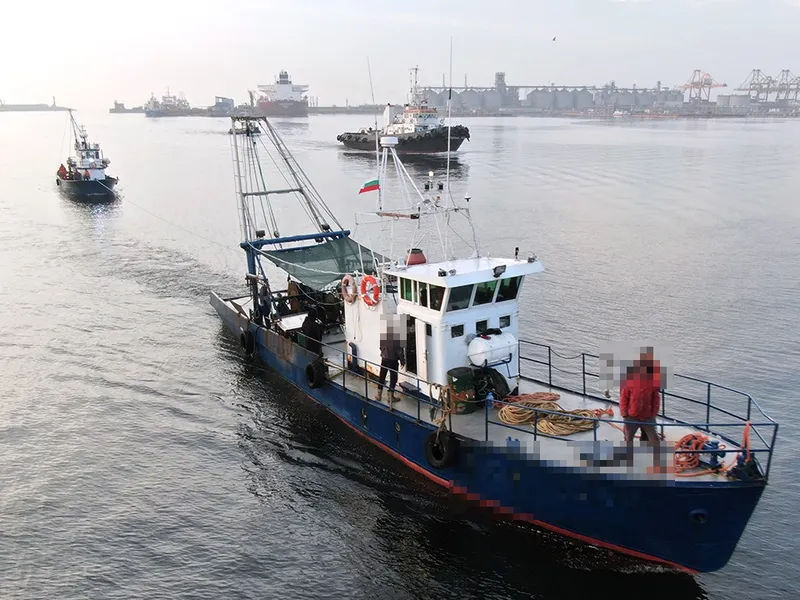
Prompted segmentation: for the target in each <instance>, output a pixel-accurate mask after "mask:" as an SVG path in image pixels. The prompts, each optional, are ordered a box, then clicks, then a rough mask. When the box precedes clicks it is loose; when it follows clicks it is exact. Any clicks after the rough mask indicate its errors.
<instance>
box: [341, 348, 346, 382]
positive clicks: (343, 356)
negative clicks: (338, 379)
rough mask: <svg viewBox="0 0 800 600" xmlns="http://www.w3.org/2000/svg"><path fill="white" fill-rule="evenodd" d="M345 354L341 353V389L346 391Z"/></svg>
mask: <svg viewBox="0 0 800 600" xmlns="http://www.w3.org/2000/svg"><path fill="white" fill-rule="evenodd" d="M346 377H347V353H346V352H342V387H343V388H344V389H347V379H346Z"/></svg>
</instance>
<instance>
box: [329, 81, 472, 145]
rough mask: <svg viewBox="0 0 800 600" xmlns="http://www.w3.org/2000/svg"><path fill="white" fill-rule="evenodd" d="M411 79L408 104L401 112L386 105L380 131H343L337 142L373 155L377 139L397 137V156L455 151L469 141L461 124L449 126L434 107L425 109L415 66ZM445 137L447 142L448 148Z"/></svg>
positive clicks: (426, 102) (425, 102) (424, 101)
mask: <svg viewBox="0 0 800 600" xmlns="http://www.w3.org/2000/svg"><path fill="white" fill-rule="evenodd" d="M411 71H412V73H413V74H414V78H413V81H412V84H411V102H410V103H409V104H406V105H405V106H404V107H403V108H402V109H401V108H400V107H398V106H393V105H391V104H387V105H386V108H385V109H384V111H383V129H382V130H380V131H375V130H374V129H373V128H372V127H369V128H364V127H362V128H361V129H359V130H358V131H356V132H345V133H341V134H339V135H337V136H336V140H337V141H339V142H341V143H342V144H344V145H345V147H346V148H349V149H351V150H366V151H371V152H374V151H375V149H376V147H377V140H376V137H377V136H393V137H396V138H397V148H396V151H397V152H398V153H405V154H412V153H414V154H434V153H440V152H447V151H448V150H449V151H451V152H455V151H456V150H458V149H459V148H460V147H461V144H463V143H464V140H469V128H468V127H466V126H464V125H455V126H454V127H448V126H447V125H445V121H444V119H443V118H441V117H440V116H439V111H438V110H437V109H436V107H435V106H428V101H427V100H426V99H425V98H424V97H423V95H422V93H421V92H420V91H419V86H418V85H417V73H418V71H419V69H418V68H417V67H415V68H413V69H411ZM448 137H449V138H450V143H449V147H448Z"/></svg>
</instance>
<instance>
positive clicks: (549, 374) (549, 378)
mask: <svg viewBox="0 0 800 600" xmlns="http://www.w3.org/2000/svg"><path fill="white" fill-rule="evenodd" d="M547 382H548V384H549V385H550V387H553V349H552V348H551V347H550V346H548V347H547Z"/></svg>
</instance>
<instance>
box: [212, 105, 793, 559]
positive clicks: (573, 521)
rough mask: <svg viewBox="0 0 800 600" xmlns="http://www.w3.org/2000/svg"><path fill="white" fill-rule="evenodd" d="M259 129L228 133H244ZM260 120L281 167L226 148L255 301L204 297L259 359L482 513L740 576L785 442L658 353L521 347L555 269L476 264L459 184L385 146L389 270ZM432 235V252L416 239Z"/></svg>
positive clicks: (758, 413)
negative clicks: (533, 302)
mask: <svg viewBox="0 0 800 600" xmlns="http://www.w3.org/2000/svg"><path fill="white" fill-rule="evenodd" d="M253 120H254V118H252V117H234V118H233V119H232V127H234V128H236V127H237V123H239V125H238V126H239V127H241V126H244V127H245V129H246V127H247V124H248V123H251V122H253ZM256 121H257V122H258V123H259V124H260V125H261V128H262V130H263V131H264V134H263V137H264V138H267V139H268V140H269V142H270V143H271V144H272V145H273V146H274V148H275V150H276V152H272V151H271V150H269V149H266V150H265V154H266V158H264V159H262V157H261V156H260V154H259V152H258V147H257V146H258V145H257V144H255V143H254V141H253V140H252V139H251V135H250V134H245V135H242V136H235V137H234V140H233V141H234V143H233V144H232V145H231V146H232V153H233V162H234V179H235V182H236V190H237V196H238V203H239V213H240V224H241V232H242V236H243V237H242V241H241V243H240V244H239V246H240V247H241V248H242V250H244V253H245V255H246V258H247V271H246V274H245V281H246V284H247V288H248V292H247V293H246V294H244V295H240V296H234V297H223V296H220V295H218V294H216V293H213V292H212V293H211V297H210V302H211V304H212V306H213V307H214V308H215V309H216V311H217V313H218V314H219V316H220V318H221V320H222V322H223V324H224V326H225V328H227V329H228V330H229V331H230V332H231V333H232V334H233V335H234V336H236V338H238V340H239V343H240V344H241V347H242V350H243V352H244V353H245V354H246V355H247V356H248V357H251V358H252V359H257V360H259V361H262V362H263V363H265V364H266V365H267V366H269V367H271V368H273V369H274V370H275V371H276V372H277V373H278V374H279V375H280V376H282V377H284V378H285V379H286V380H288V381H289V382H291V383H292V384H293V385H294V386H295V387H297V388H298V389H299V390H300V391H301V392H302V393H304V394H305V395H307V396H308V397H309V398H311V399H312V400H314V401H316V402H318V403H319V404H320V405H321V406H323V407H325V408H326V409H328V410H329V411H330V412H331V413H333V414H334V415H335V416H337V417H338V418H339V419H340V420H341V421H342V422H343V423H344V424H345V425H347V426H348V427H349V428H350V429H352V430H353V431H355V432H357V433H358V434H360V435H362V436H364V437H365V438H366V439H367V440H369V441H370V442H372V443H374V444H375V445H376V446H377V447H378V448H380V449H381V450H383V451H385V452H386V453H387V454H389V455H391V456H392V457H394V458H396V459H397V460H398V461H399V463H402V464H403V465H405V466H407V467H409V468H411V469H413V470H414V471H416V472H418V473H420V474H422V475H424V476H425V477H428V478H429V479H431V480H432V481H434V482H436V483H438V484H440V485H442V486H444V487H446V488H448V489H449V490H451V491H452V492H454V493H457V494H460V495H462V496H464V497H465V498H467V499H468V500H471V501H474V502H476V503H479V504H480V505H481V506H483V507H485V508H486V509H487V510H492V511H496V512H497V513H498V514H501V515H505V516H506V517H507V518H510V519H514V520H518V521H523V522H527V523H531V524H533V525H534V526H536V527H540V528H545V529H549V530H551V531H555V532H558V533H560V534H563V535H566V536H570V537H572V538H575V539H577V540H580V541H582V542H584V543H588V544H590V545H594V546H600V547H604V548H608V549H611V550H614V551H618V552H621V553H624V554H627V555H630V556H633V557H636V558H638V559H641V560H644V561H653V562H656V563H661V564H666V565H669V566H672V567H674V568H678V569H682V570H686V571H689V572H706V571H714V570H717V569H720V568H721V567H723V566H724V565H725V564H726V563H727V562H728V559H729V558H730V556H731V554H732V553H733V551H734V549H735V547H736V544H737V542H738V541H739V538H740V536H741V535H742V532H743V531H744V529H745V526H746V525H747V522H748V520H749V518H750V516H751V514H752V513H753V511H754V509H755V508H756V505H757V504H758V501H759V499H760V497H761V494H762V492H763V491H764V489H765V488H766V485H767V479H768V477H769V471H770V465H771V462H772V460H771V459H772V453H773V449H774V447H775V440H776V436H777V429H778V424H777V423H776V422H775V421H773V420H772V419H770V418H769V417H768V416H767V415H766V414H764V413H763V412H762V410H761V409H760V408H759V406H758V404H757V403H756V401H755V400H753V398H752V397H751V396H749V395H748V394H745V393H744V392H738V391H735V390H733V389H732V388H729V387H724V386H719V385H717V384H714V383H711V382H709V381H704V380H701V379H699V378H696V377H683V376H680V375H673V374H671V373H670V372H668V371H666V370H662V369H661V367H660V365H659V363H658V361H657V360H656V359H655V358H654V356H655V355H654V354H652V353H649V352H648V353H642V355H640V356H637V354H638V353H634V354H633V355H632V356H631V358H632V359H633V358H637V359H638V360H637V361H636V362H633V360H631V361H630V362H628V361H627V360H626V361H625V362H623V361H622V359H621V358H620V359H619V360H616V362H615V361H609V360H608V358H607V357H605V356H604V357H603V359H602V360H601V358H600V357H599V356H598V355H596V354H592V353H588V352H582V353H574V352H565V351H564V350H560V351H559V350H556V349H554V348H553V347H552V346H550V345H548V344H545V343H541V342H534V341H528V340H524V339H520V338H519V328H518V327H519V320H520V309H521V308H522V309H524V310H525V311H526V312H529V311H531V310H535V307H533V308H531V307H526V306H521V302H522V299H523V297H522V296H521V295H520V292H521V290H523V289H524V286H525V284H526V281H528V280H531V284H533V285H536V284H535V283H534V282H535V280H536V277H537V275H538V274H539V273H541V272H542V271H543V270H544V267H543V265H542V263H541V262H540V260H539V259H538V258H537V257H536V256H535V255H534V254H527V253H523V257H520V253H519V248H515V249H514V252H513V254H512V256H511V257H502V256H491V257H489V256H488V254H486V253H484V252H482V251H481V250H480V247H479V245H478V242H477V238H476V237H474V236H475V229H474V227H473V226H472V220H471V217H470V212H469V197H468V196H467V197H465V200H464V201H462V202H456V201H454V200H453V199H452V196H451V194H450V190H449V176H448V177H447V179H446V183H445V182H438V181H434V180H433V175H432V174H431V176H430V179H429V180H428V181H426V182H424V185H417V184H415V183H414V182H413V181H411V176H410V175H409V173H408V171H407V170H406V169H405V168H404V167H403V165H402V162H401V161H400V159H399V157H398V152H397V146H398V144H399V139H398V138H397V137H396V136H384V137H382V138H381V139H380V146H381V149H380V153H381V154H380V156H379V161H378V163H379V164H378V169H377V173H378V177H377V179H374V180H371V181H370V182H368V183H365V184H364V185H363V186H362V187H361V192H365V193H375V194H376V208H375V210H374V211H371V212H369V213H367V217H366V222H372V223H374V222H376V221H377V222H379V223H380V225H379V226H380V227H382V229H381V231H386V230H387V227H388V226H385V224H384V223H381V221H382V220H384V219H388V220H390V221H392V224H391V231H398V230H399V229H400V227H401V225H402V224H403V223H405V224H407V225H408V231H409V238H410V239H409V240H404V241H398V240H396V239H392V240H384V243H385V244H386V246H387V248H388V249H389V250H388V252H384V253H381V252H379V251H378V249H374V250H373V249H371V248H369V247H368V246H365V245H363V244H361V243H360V242H358V241H356V240H354V239H353V238H352V237H351V232H350V231H349V230H347V229H344V228H343V226H342V225H341V223H340V222H339V221H338V220H337V219H336V216H335V215H334V214H333V213H332V212H331V211H330V209H329V208H328V206H327V205H326V203H325V202H324V200H323V198H322V197H321V196H320V194H319V193H318V191H317V190H316V188H315V187H314V186H313V185H312V183H311V181H310V180H309V178H308V177H307V175H306V174H305V172H304V171H303V170H302V168H301V167H300V165H299V164H298V163H297V161H296V160H295V158H294V157H293V156H292V154H291V152H290V151H289V149H288V148H287V147H286V145H285V143H284V142H283V140H282V139H281V138H280V137H279V135H278V134H277V132H276V130H275V128H274V127H273V125H272V124H271V123H270V122H269V121H268V120H266V119H260V120H259V119H256ZM265 147H266V146H265ZM275 157H280V159H278V161H276V162H275V163H274V167H275V168H274V169H273V168H272V165H270V161H272V160H273V159H274V158H275ZM281 161H282V162H281ZM389 163H394V165H395V166H396V167H397V168H396V173H397V178H398V179H402V181H399V182H398V188H400V190H405V191H406V192H407V193H406V194H405V196H404V198H405V200H404V202H402V203H400V205H399V206H397V205H392V206H384V200H385V199H386V198H396V197H399V194H384V186H385V184H386V183H387V179H386V174H387V172H388V171H391V172H394V171H395V170H389V169H387V167H388V165H389ZM243 173H259V176H258V177H244V176H242V174H243ZM448 175H449V173H448ZM267 181H271V182H273V183H274V184H275V185H274V186H268V185H267ZM409 184H410V185H409ZM420 190H422V191H420ZM354 191H355V190H354ZM275 194H281V195H282V196H281V198H283V197H284V196H286V195H294V196H295V197H296V199H297V200H298V202H299V204H300V208H302V210H298V211H297V212H298V215H299V214H302V213H305V214H306V215H307V216H308V218H309V220H310V227H309V228H308V229H306V230H305V231H304V232H303V231H302V230H301V229H299V228H298V229H295V230H288V229H286V226H287V225H288V226H291V225H292V224H294V226H295V227H298V226H297V224H298V222H299V221H298V220H297V219H290V222H289V223H283V224H280V223H278V220H277V218H276V214H280V213H279V211H274V210H273V207H272V202H274V201H275V198H274V195H275ZM259 204H260V206H259ZM285 206H286V205H285V203H284V201H283V200H281V204H280V207H281V209H282V210H283V209H284V208H285ZM360 214H362V215H363V214H364V213H360ZM458 219H463V221H462V222H463V223H464V226H465V228H466V227H469V228H470V229H472V236H470V235H469V234H467V235H465V236H458V238H459V240H461V242H464V243H468V242H467V240H474V247H473V248H470V249H469V250H467V251H466V252H465V253H464V255H465V257H464V258H454V255H455V252H454V250H453V248H454V244H453V240H454V239H455V238H454V237H452V236H453V235H454V234H449V236H448V234H447V231H448V228H449V226H452V225H453V223H455V222H456V221H457V220H458ZM429 221H434V223H433V224H431V223H429ZM424 222H428V223H424ZM426 225H427V227H426ZM434 225H436V226H434ZM420 228H424V229H425V230H426V231H427V232H429V233H424V234H422V236H421V238H420V234H419V230H420ZM437 231H440V232H441V235H440V237H439V240H438V243H435V242H431V244H430V248H429V251H430V253H431V256H432V257H433V253H434V252H436V253H437V254H438V253H439V251H440V250H441V254H442V256H441V257H440V258H439V259H435V258H434V259H432V260H429V259H428V257H427V256H426V251H425V248H419V247H418V243H415V241H414V240H415V239H416V240H417V242H418V241H419V240H420V239H431V240H433V239H434V238H435V234H434V232H437ZM412 235H416V236H417V237H416V238H413V237H411V236H412ZM392 237H394V236H392ZM398 248H399V252H398ZM264 260H267V261H269V262H271V263H273V265H274V266H276V267H278V268H279V269H281V270H283V271H284V272H285V273H287V274H288V276H289V283H288V287H287V289H285V290H279V289H278V288H277V287H276V284H275V282H274V281H270V280H269V279H268V277H267V275H266V273H267V272H268V270H267V269H265V268H263V265H262V262H263V261H264ZM278 281H284V280H283V279H282V278H279V279H278ZM382 350H385V351H386V354H387V355H389V354H391V355H392V356H394V357H395V359H397V360H394V359H393V362H391V363H390V362H389V361H388V359H387V356H383V359H382ZM609 362H612V363H614V364H616V365H617V367H619V368H620V369H621V370H622V372H626V371H627V372H628V373H629V375H627V376H626V377H630V378H629V379H624V380H622V381H621V382H620V383H619V387H620V388H623V389H624V390H625V392H628V391H629V390H631V389H633V387H632V386H633V385H634V383H633V381H634V380H633V379H632V378H633V377H634V375H633V374H630V373H632V369H634V367H635V369H636V375H635V376H636V377H642V378H648V377H649V378H650V381H651V382H652V386H651V388H648V389H651V391H653V392H654V394H655V396H652V397H651V396H648V398H650V399H651V400H648V402H650V401H653V402H654V397H659V400H660V402H659V403H658V406H659V408H658V409H657V416H656V417H655V424H654V426H653V427H654V429H655V430H657V432H658V433H657V434H654V437H659V438H662V439H663V442H661V444H660V450H658V451H653V449H651V448H642V449H639V448H633V447H628V446H626V444H625V442H624V441H623V433H622V431H623V427H624V425H625V423H626V422H625V421H624V420H623V419H622V417H621V414H620V403H618V402H617V401H616V400H615V394H611V392H610V390H609V386H610V387H611V388H615V387H616V384H613V383H608V382H607V380H604V379H601V374H602V373H603V372H604V371H603V369H604V365H608V364H609ZM617 367H614V368H617ZM387 371H388V372H389V381H388V384H389V385H388V389H385V385H386V375H387ZM395 382H397V385H395ZM622 397H625V394H624V393H623V394H622ZM287 401H294V400H287ZM627 423H628V424H630V421H628V422H627ZM649 435H650V434H648V436H649ZM631 443H632V442H631ZM648 444H653V445H654V446H655V447H656V448H658V447H659V445H656V444H655V440H653V439H649V441H648ZM651 464H652V465H653V466H651ZM656 464H658V465H661V466H660V467H659V468H654V467H655V465H656ZM665 464H667V465H669V466H668V467H664V466H663V465H665Z"/></svg>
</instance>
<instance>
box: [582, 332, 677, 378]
mask: <svg viewBox="0 0 800 600" xmlns="http://www.w3.org/2000/svg"><path fill="white" fill-rule="evenodd" d="M599 356H600V358H599V361H598V368H599V384H600V387H605V389H607V390H613V389H618V388H620V387H622V385H623V384H624V382H625V381H626V380H627V379H629V378H630V377H632V376H634V375H635V374H637V373H640V372H642V373H646V374H648V375H652V376H655V377H656V380H657V381H658V383H659V387H660V388H661V389H672V388H673V387H674V370H673V369H674V362H673V348H672V347H671V346H670V345H669V344H665V343H660V342H658V343H657V342H653V341H649V342H648V341H638V342H619V341H607V342H605V343H604V344H603V345H602V346H601V347H600V352H599Z"/></svg>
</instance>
